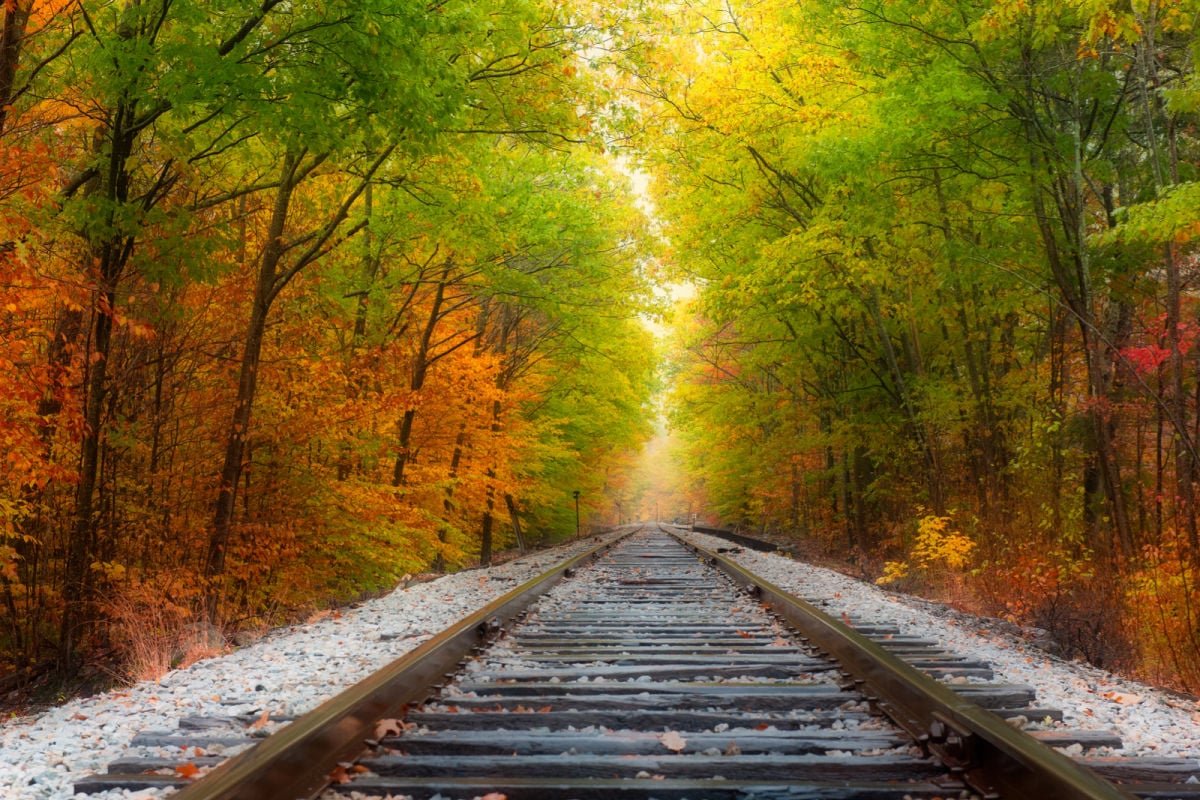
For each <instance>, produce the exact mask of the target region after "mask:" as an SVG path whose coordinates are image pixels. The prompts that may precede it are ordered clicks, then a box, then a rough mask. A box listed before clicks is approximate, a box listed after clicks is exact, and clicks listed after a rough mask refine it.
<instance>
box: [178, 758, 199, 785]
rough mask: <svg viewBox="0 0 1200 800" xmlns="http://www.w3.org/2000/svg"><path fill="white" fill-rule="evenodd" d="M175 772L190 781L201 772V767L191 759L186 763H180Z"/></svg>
mask: <svg viewBox="0 0 1200 800" xmlns="http://www.w3.org/2000/svg"><path fill="white" fill-rule="evenodd" d="M175 774H176V775H178V776H179V777H181V778H186V779H188V780H189V781H190V780H192V779H193V778H195V777H196V776H197V775H199V774H200V768H199V767H197V766H196V765H195V764H193V763H192V762H190V761H189V762H188V763H186V764H180V765H179V766H177V767H176V768H175Z"/></svg>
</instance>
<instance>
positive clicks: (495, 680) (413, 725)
mask: <svg viewBox="0 0 1200 800" xmlns="http://www.w3.org/2000/svg"><path fill="white" fill-rule="evenodd" d="M705 562H708V563H705ZM576 571H578V575H577V578H576V579H574V580H566V579H567V578H569V577H571V576H572V574H574V573H576ZM541 592H547V593H546V594H545V595H544V596H543V597H542V598H541V599H540V600H538V601H537V602H536V605H535V604H534V600H535V597H536V595H537V594H539V593H541ZM849 621H850V622H856V621H855V620H849ZM797 631H799V633H797ZM486 640H494V641H492V642H491V643H490V645H488V643H487V641H486ZM485 645H486V646H485ZM929 676H933V677H934V678H942V679H958V680H960V681H961V680H963V679H966V680H967V681H968V682H963V683H957V684H955V685H954V688H955V689H956V690H957V691H952V690H951V689H950V688H949V687H948V686H947V684H946V683H945V682H944V681H939V680H935V679H932V678H930V677H929ZM991 678H992V675H991V670H990V668H989V666H988V665H987V664H986V663H983V662H980V661H978V660H974V659H972V658H971V657H970V656H969V655H959V654H952V653H946V652H944V651H943V650H941V649H940V648H939V647H938V646H937V645H936V643H934V642H929V641H925V640H921V639H916V638H913V637H908V636H905V635H904V634H903V633H902V632H901V631H897V630H893V629H889V628H887V627H885V626H873V625H871V624H870V623H869V622H867V621H857V624H856V625H855V627H854V629H851V628H849V627H848V626H846V625H843V624H842V623H841V622H839V621H837V620H833V619H831V618H829V617H827V616H825V615H824V614H822V613H821V612H819V611H817V610H816V609H813V608H812V607H811V606H808V605H807V604H804V603H802V602H800V601H797V600H795V599H794V598H791V597H789V596H786V595H784V594H783V593H781V592H779V591H778V590H776V589H774V588H773V587H771V586H770V585H768V584H763V583H762V582H759V581H757V580H756V579H755V578H754V577H753V576H751V575H749V574H748V573H746V572H745V571H744V570H742V569H740V568H739V567H737V566H736V565H734V564H732V563H731V562H727V561H725V560H724V559H722V558H720V557H719V556H718V555H716V554H713V553H710V552H707V551H696V550H689V549H688V547H686V546H685V544H683V543H681V542H680V541H677V540H676V539H675V538H673V537H672V536H670V535H668V534H667V533H666V532H664V531H662V530H658V529H650V528H647V529H645V530H643V531H642V532H639V533H638V534H636V535H634V536H632V537H630V538H628V539H627V540H625V541H622V542H620V543H618V544H616V545H614V546H613V547H612V548H611V549H609V548H608V546H607V545H605V546H602V547H599V548H597V549H596V550H595V551H592V552H589V553H585V554H583V555H581V556H578V557H576V558H575V559H572V560H571V561H570V562H567V563H566V564H564V565H561V566H560V567H558V568H556V569H555V570H551V571H550V572H548V573H546V574H545V575H543V576H541V577H540V578H538V579H535V580H534V581H531V582H530V583H529V584H527V585H526V587H522V588H521V589H518V590H515V591H514V592H513V593H510V595H507V596H506V597H505V598H502V599H501V600H500V601H498V602H497V603H496V604H493V606H491V607H489V608H487V609H484V610H483V611H481V612H479V613H477V614H475V615H473V616H472V617H470V618H468V619H467V620H464V621H463V622H462V623H460V624H459V625H457V626H455V627H454V628H452V629H451V630H449V631H447V632H446V633H444V634H442V635H440V636H439V637H437V638H436V639H434V640H432V641H430V642H428V643H426V645H423V646H422V647H421V648H419V649H418V650H417V651H415V652H414V653H412V654H410V655H408V656H405V657H404V658H402V659H400V660H399V661H397V662H396V663H395V664H393V665H391V666H389V667H388V668H387V669H385V670H384V671H382V672H381V673H379V674H377V675H376V676H374V677H372V678H370V679H368V680H367V681H364V682H363V683H362V684H359V685H358V686H357V687H355V688H354V689H352V690H350V692H348V693H346V695H343V696H340V697H339V698H335V699H334V700H331V701H329V702H328V703H326V704H325V705H323V706H321V707H320V708H319V709H317V710H316V711H314V712H313V713H312V714H309V715H307V716H306V717H304V718H302V719H300V720H297V721H295V722H294V723H292V724H291V725H288V726H287V727H285V728H284V729H283V730H282V731H281V732H280V733H279V734H276V735H275V736H273V737H270V738H268V739H265V740H264V741H263V742H262V743H260V744H259V745H258V746H257V747H255V748H254V749H252V750H250V751H248V752H247V753H245V754H243V755H241V756H238V757H236V758H234V759H231V760H229V761H228V762H226V763H224V764H223V765H221V766H219V767H218V768H216V769H215V770H213V772H212V773H211V774H210V775H208V776H207V777H205V778H203V779H202V780H199V781H197V782H194V783H191V784H190V785H186V787H185V788H184V789H183V791H181V792H180V793H179V794H177V795H175V797H177V798H179V800H216V799H217V798H255V800H267V799H268V798H281V800H282V799H284V798H286V800H292V798H296V797H305V796H313V795H314V794H316V793H319V792H320V791H322V790H323V789H324V788H325V787H326V786H327V785H330V784H331V790H332V791H335V792H347V793H348V792H358V793H361V794H366V795H378V796H386V795H392V796H406V795H407V796H411V797H414V798H430V797H436V796H441V797H443V798H459V797H462V798H472V797H480V796H486V795H489V794H493V793H498V794H503V795H505V796H506V797H507V798H509V800H517V798H533V799H535V800H540V798H554V799H555V800H561V799H563V798H578V799H579V800H584V799H585V798H610V797H613V798H615V797H630V798H648V797H654V798H659V799H660V800H667V798H691V800H698V799H704V798H756V799H757V798H784V797H786V798H830V799H832V798H839V799H846V800H850V799H851V798H853V799H856V800H859V799H861V800H866V799H867V798H871V799H872V800H874V799H878V800H885V799H887V800H890V799H893V798H894V800H902V799H904V798H912V800H933V798H948V797H996V798H1033V797H1045V798H1068V799H1069V798H1096V799H1098V798H1112V799H1115V798H1130V797H1134V796H1142V797H1155V798H1172V797H1177V798H1185V797H1186V798H1200V786H1195V785H1192V786H1189V785H1185V784H1182V783H1172V782H1170V780H1182V779H1185V778H1186V777H1187V775H1188V773H1187V771H1186V770H1187V769H1188V766H1187V765H1186V764H1184V763H1175V762H1172V763H1166V762H1149V761H1136V760H1119V761H1118V760H1111V759H1110V760H1108V761H1106V762H1104V763H1103V764H1100V765H1099V766H1101V767H1102V768H1103V770H1104V771H1105V772H1106V773H1107V774H1108V775H1109V776H1111V777H1115V778H1119V779H1122V780H1124V781H1126V782H1128V783H1129V784H1130V785H1129V786H1126V787H1117V786H1114V785H1112V784H1111V783H1109V782H1108V781H1106V780H1105V779H1104V778H1103V777H1102V776H1101V775H1100V774H1099V773H1098V772H1096V771H1092V770H1090V769H1086V768H1084V767H1082V766H1081V765H1079V764H1077V763H1075V762H1072V761H1071V760H1069V759H1067V758H1066V757H1064V756H1062V755H1060V754H1059V753H1057V752H1056V751H1055V750H1053V749H1051V747H1050V746H1051V745H1053V746H1056V747H1066V746H1070V745H1073V744H1078V745H1080V746H1081V747H1083V748H1094V747H1098V746H1110V747H1111V746H1119V739H1117V738H1116V737H1114V736H1103V735H1096V734H1094V733H1086V732H1071V731H1061V730H1059V731H1054V732H1053V733H1043V734H1039V736H1040V738H1041V739H1042V741H1038V740H1037V738H1035V737H1034V736H1030V735H1026V734H1023V733H1021V732H1019V731H1017V730H1016V728H1015V727H1014V725H1013V724H1012V723H1014V722H1017V723H1019V722H1020V719H1021V718H1024V719H1042V718H1045V717H1051V718H1054V717H1056V716H1061V715H1060V714H1058V712H1056V711H1055V710H1054V709H1043V708H1037V707H1036V698H1035V696H1034V693H1033V690H1032V689H1030V688H1029V687H1025V686H1009V685H1004V684H997V683H995V682H993V681H992V680H991ZM985 709H990V711H988V710H985ZM1005 718H1007V721H1006V719H1005ZM251 723H253V718H252V717H248V718H242V719H235V720H206V721H201V720H190V721H186V725H185V727H187V728H190V729H189V730H181V731H177V732H172V733H169V734H147V735H146V737H147V738H144V739H143V742H144V743H150V742H151V741H152V740H153V741H158V742H159V743H161V744H165V745H179V746H182V747H184V748H190V750H188V751H187V752H188V753H190V754H191V756H192V757H191V758H189V760H188V763H190V764H192V765H194V766H196V767H206V766H208V765H209V763H215V762H216V761H217V760H218V759H216V758H211V759H210V758H209V757H208V756H207V755H198V754H201V753H202V754H207V753H208V752H209V750H210V749H215V748H221V747H229V746H235V745H236V744H237V743H238V742H239V741H244V740H245V739H246V737H247V732H246V728H247V727H248V726H250V725H251ZM154 737H158V738H157V739H154ZM206 759H207V760H206ZM178 762H179V759H178V758H173V757H167V758H163V759H160V760H155V759H144V758H142V759H125V760H122V761H120V762H117V763H115V764H113V765H112V766H110V770H109V774H108V775H104V776H96V777H95V778H93V779H89V780H85V781H81V782H80V783H79V784H77V786H76V789H77V790H78V791H84V792H91V791H99V790H103V789H109V788H117V787H121V788H142V787H146V786H161V785H181V784H183V783H184V781H183V780H182V776H181V775H180V774H178V770H177V767H178ZM1172 770H1175V772H1174V773H1173V772H1172ZM155 771H158V774H156V773H155ZM161 773H166V774H161ZM1147 779H1149V780H1147Z"/></svg>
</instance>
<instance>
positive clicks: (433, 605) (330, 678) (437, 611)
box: [0, 539, 596, 800]
mask: <svg viewBox="0 0 1200 800" xmlns="http://www.w3.org/2000/svg"><path fill="white" fill-rule="evenodd" d="M595 544H596V541H595V540H593V539H584V540H580V541H578V542H574V543H571V544H567V545H563V546H560V547H557V548H553V549H549V550H544V551H539V552H537V553H534V554H531V555H528V556H525V557H522V558H518V559H514V560H512V561H509V562H506V563H504V564H501V565H498V566H495V567H492V568H490V569H473V570H465V571H462V572H458V573H455V574H453V575H446V576H443V577H440V578H438V579H436V580H433V581H429V582H427V583H420V584H416V585H412V586H409V587H408V588H397V589H396V590H394V591H392V592H391V593H390V594H387V595H385V596H383V597H380V598H376V599H373V600H368V601H366V602H364V603H362V604H360V605H357V606H355V607H352V608H344V609H340V610H338V611H336V612H333V613H331V614H329V615H328V616H325V617H324V618H323V619H321V620H319V621H316V622H313V623H312V624H305V625H293V626H289V627H285V628H279V629H276V630H273V631H271V632H270V633H268V634H267V635H266V636H264V637H263V638H262V639H260V640H258V641H257V642H255V643H253V644H251V645H248V646H246V647H242V648H239V649H237V650H234V651H233V652H231V653H229V654H227V655H224V656H220V657H217V658H210V659H205V660H203V661H198V662H196V663H195V664H192V665H191V666H189V667H187V668H186V669H179V670H174V671H172V672H169V673H167V674H166V675H165V676H163V677H162V678H161V679H160V680H158V681H146V682H142V683H139V684H136V685H134V686H130V687H128V688H124V689H119V690H115V691H111V692H107V693H104V694H100V695H96V696H94V697H87V698H80V699H76V700H71V701H69V702H67V703H65V704H63V705H61V706H57V707H55V708H52V709H49V710H46V711H43V712H40V713H38V714H35V715H32V716H28V717H17V718H14V719H10V720H6V721H5V722H3V723H0V800H66V798H70V797H73V796H74V790H73V786H74V783H75V781H76V780H77V779H78V778H81V777H83V776H85V775H90V774H94V773H99V772H104V771H105V770H106V769H107V766H108V764H109V762H111V761H112V760H114V759H116V758H117V757H120V756H124V755H137V756H146V757H156V756H161V757H168V758H169V757H178V758H181V763H183V762H186V758H182V757H181V754H180V752H179V750H178V748H138V749H131V748H130V746H129V743H130V741H131V740H132V738H133V736H134V735H135V734H137V733H140V732H143V731H146V730H168V729H172V728H174V727H176V721H177V720H179V719H181V718H183V717H189V716H230V715H234V714H254V715H256V716H259V715H262V714H264V713H266V714H268V717H267V719H268V722H266V723H265V724H264V725H263V726H262V730H263V732H264V733H267V732H270V730H271V729H272V728H274V727H277V726H278V725H280V724H282V723H275V722H270V721H269V720H271V719H275V718H279V717H294V716H297V715H300V714H303V713H305V712H307V711H310V710H312V709H313V708H316V707H317V706H318V705H320V704H321V703H322V702H324V701H325V700H327V699H329V698H330V697H332V696H334V695H335V694H337V693H338V692H340V691H342V690H344V689H346V688H347V687H349V686H352V685H353V684H354V683H356V682H357V681H359V680H361V679H362V678H365V677H366V676H368V675H370V674H371V673H372V672H374V671H376V670H378V669H380V668H381V667H383V666H384V665H386V664H388V663H390V662H391V661H393V660H395V659H396V658H399V657H400V656H402V655H404V654H405V653H407V652H408V651H410V650H412V649H413V648H415V647H417V646H418V645H419V644H421V643H422V642H424V641H426V640H427V639H429V638H431V637H432V636H434V635H435V634H437V633H439V632H440V631H442V630H443V629H445V628H447V627H449V626H450V625H452V624H453V623H455V622H457V621H458V620H459V619H462V618H463V617H465V616H467V615H468V614H470V613H471V612H473V611H475V610H476V609H478V608H480V607H482V606H484V605H487V604H488V603H490V602H491V601H493V600H495V599H496V598H498V597H500V596H501V595H503V594H505V593H506V592H508V591H511V590H512V589H515V588H516V587H517V586H519V585H521V584H522V583H524V582H525V581H527V580H529V579H531V578H533V577H536V576H537V575H540V574H541V573H543V572H545V571H546V570H547V569H549V568H551V567H553V566H555V565H556V564H559V563H560V562H562V561H564V560H566V559H567V558H569V557H570V556H572V555H574V554H575V553H578V552H580V551H583V550H585V549H588V548H590V547H592V546H594V545H595ZM172 751H173V752H172ZM229 754H231V753H226V755H229ZM162 795H163V793H162V792H160V791H141V792H108V793H106V794H103V795H91V797H93V798H100V799H101V800H116V798H138V799H139V800H141V799H142V798H156V797H161V796H162ZM80 797H84V795H80Z"/></svg>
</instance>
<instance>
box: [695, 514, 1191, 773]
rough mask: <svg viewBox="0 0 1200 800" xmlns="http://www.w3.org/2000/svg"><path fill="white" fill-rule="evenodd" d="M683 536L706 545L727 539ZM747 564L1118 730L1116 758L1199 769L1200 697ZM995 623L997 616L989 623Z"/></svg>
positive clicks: (972, 620)
mask: <svg viewBox="0 0 1200 800" xmlns="http://www.w3.org/2000/svg"><path fill="white" fill-rule="evenodd" d="M680 532H681V533H684V535H685V536H686V537H687V538H688V539H690V540H691V541H693V542H695V543H696V544H698V545H700V546H701V547H706V548H708V549H713V550H715V549H716V548H717V547H729V546H730V544H729V542H727V541H725V540H724V539H719V538H716V537H713V536H708V535H706V534H701V533H695V532H684V531H680ZM726 555H728V556H730V557H731V558H732V560H734V561H736V562H738V563H739V564H741V565H743V566H744V567H746V569H748V570H750V571H751V572H754V573H755V574H757V575H759V576H761V577H763V578H765V579H766V580H768V581H770V582H771V583H773V584H775V585H776V586H778V587H779V588H781V589H783V590H785V591H788V592H791V593H792V594H794V595H796V596H797V597H801V598H803V599H805V600H808V601H809V602H814V601H815V602H814V604H816V605H819V606H820V607H821V608H822V609H823V610H826V611H828V612H829V613H831V614H834V615H838V614H840V613H842V612H845V613H846V614H847V615H851V616H853V617H855V618H857V619H862V620H869V621H870V622H872V623H880V624H886V623H892V624H894V625H896V626H897V627H898V628H899V629H900V631H901V632H902V633H903V634H905V635H913V636H921V637H928V638H929V639H933V640H936V641H937V642H939V643H940V644H941V645H942V646H943V647H945V648H946V649H948V650H950V651H953V652H956V653H959V654H962V655H971V656H973V657H976V658H980V659H984V660H987V661H989V662H991V665H992V670H993V672H994V673H995V680H996V681H997V682H1004V683H1021V684H1028V685H1030V686H1033V687H1034V688H1035V689H1036V691H1037V705H1038V706H1039V707H1041V708H1059V709H1062V712H1063V724H1064V726H1065V727H1067V728H1070V729H1077V730H1089V731H1113V732H1116V733H1118V734H1119V735H1120V736H1121V738H1122V740H1123V742H1124V747H1123V748H1122V749H1121V750H1118V751H1114V754H1115V755H1121V756H1157V757H1173V758H1194V759H1196V765H1197V768H1200V700H1198V699H1197V698H1189V697H1187V696H1184V695H1180V694H1176V693H1171V692H1165V691H1160V690H1158V689H1155V688H1154V687H1151V686H1148V685H1146V684H1143V683H1139V682H1137V681H1133V680H1129V679H1126V678H1123V677H1120V676H1118V675H1114V674H1112V673H1110V672H1107V671H1105V670H1102V669H1099V668H1097V667H1094V666H1091V665H1090V664H1085V663H1081V662H1074V661H1065V660H1063V659H1061V658H1058V657H1056V656H1053V655H1050V654H1049V653H1046V652H1045V651H1044V650H1042V649H1040V648H1038V647H1036V646H1034V645H1032V644H1030V643H1028V642H1026V641H1024V640H1022V639H1021V638H1019V637H1017V636H1014V635H1011V634H1008V633H1003V632H997V631H996V629H995V626H994V625H989V624H988V621H987V620H985V619H980V618H976V617H972V616H970V615H967V614H962V613H957V612H953V613H945V614H944V615H943V614H935V613H932V612H931V609H936V608H937V606H936V604H931V603H929V602H928V601H925V600H921V599H919V598H913V597H908V596H906V595H900V594H897V593H895V592H890V591H886V590H884V589H881V588H880V587H878V586H875V585H873V584H870V583H865V582H863V581H859V580H856V579H854V578H851V577H849V576H847V575H843V574H841V573H839V572H835V571H833V570H828V569H823V568H821V567H818V566H814V565H812V564H806V563H801V562H798V561H794V560H792V559H791V558H788V557H787V556H784V555H781V554H777V553H759V552H754V551H752V550H743V551H742V552H740V553H726ZM993 622H994V621H993Z"/></svg>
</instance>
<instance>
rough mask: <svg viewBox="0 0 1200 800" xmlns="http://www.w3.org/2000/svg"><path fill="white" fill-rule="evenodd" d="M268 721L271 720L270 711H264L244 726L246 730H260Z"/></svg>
mask: <svg viewBox="0 0 1200 800" xmlns="http://www.w3.org/2000/svg"><path fill="white" fill-rule="evenodd" d="M270 721H271V712H270V711H264V712H263V713H262V716H261V717H259V718H258V719H256V720H254V722H251V723H250V724H249V725H247V726H246V730H248V731H257V730H262V728H263V727H264V726H265V725H266V724H267V723H268V722H270Z"/></svg>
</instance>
